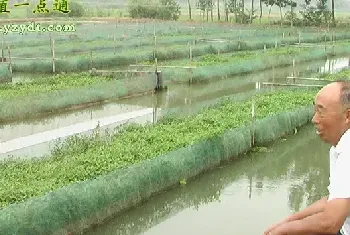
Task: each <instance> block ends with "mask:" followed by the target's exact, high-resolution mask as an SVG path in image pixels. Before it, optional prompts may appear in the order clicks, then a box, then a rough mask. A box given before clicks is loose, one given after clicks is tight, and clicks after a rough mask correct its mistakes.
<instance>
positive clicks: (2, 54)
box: [1, 38, 5, 62]
mask: <svg viewBox="0 0 350 235" xmlns="http://www.w3.org/2000/svg"><path fill="white" fill-rule="evenodd" d="M4 50H5V48H4V38H2V40H1V61H2V62H4V60H5V54H4V53H5V52H4Z"/></svg>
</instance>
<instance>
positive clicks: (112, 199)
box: [0, 92, 314, 235]
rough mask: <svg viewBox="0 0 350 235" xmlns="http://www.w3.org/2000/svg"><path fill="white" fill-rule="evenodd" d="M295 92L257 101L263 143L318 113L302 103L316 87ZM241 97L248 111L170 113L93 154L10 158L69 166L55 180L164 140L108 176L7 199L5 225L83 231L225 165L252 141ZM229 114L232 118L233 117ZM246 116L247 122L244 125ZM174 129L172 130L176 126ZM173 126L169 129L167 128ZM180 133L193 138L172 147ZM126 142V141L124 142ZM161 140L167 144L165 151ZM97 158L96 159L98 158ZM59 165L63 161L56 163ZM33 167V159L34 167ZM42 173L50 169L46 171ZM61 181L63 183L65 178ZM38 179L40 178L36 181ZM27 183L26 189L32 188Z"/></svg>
mask: <svg viewBox="0 0 350 235" xmlns="http://www.w3.org/2000/svg"><path fill="white" fill-rule="evenodd" d="M289 95H293V97H295V99H293V100H291V99H290V97H289V96H288V94H287V95H283V93H279V96H278V97H277V96H276V97H275V100H274V103H273V104H272V103H271V104H270V105H268V103H266V102H267V101H268V100H269V97H274V95H273V94H267V95H262V98H257V100H256V101H257V104H258V105H257V107H260V108H259V109H257V110H258V112H259V115H258V116H257V117H260V118H259V120H260V119H261V120H260V121H257V122H256V123H255V125H254V127H255V136H256V144H263V143H265V142H268V141H271V140H274V139H276V138H279V137H281V136H282V135H284V134H287V133H289V132H290V131H291V130H294V128H296V127H299V126H301V125H303V124H306V123H307V122H308V121H309V120H310V113H311V111H312V108H311V107H303V108H298V107H300V104H301V103H304V104H308V103H309V102H310V101H311V98H312V97H313V95H314V93H313V92H311V93H303V92H299V93H298V92H292V93H290V94H289ZM286 100H289V103H288V105H287V106H285V105H286ZM237 105H239V104H237ZM241 105H242V106H240V109H239V110H240V112H237V108H238V106H236V105H231V104H230V102H229V101H228V102H227V103H225V105H222V106H219V107H217V108H216V109H210V110H208V111H205V112H202V113H199V114H198V115H197V116H195V117H191V118H189V119H187V120H185V121H179V120H178V121H176V120H175V121H173V122H171V121H170V122H169V124H167V123H160V124H158V125H156V126H153V127H146V128H141V129H138V128H137V127H131V129H129V132H128V131H127V132H125V137H123V138H126V139H118V138H117V137H112V139H114V138H116V139H115V141H114V143H113V144H112V143H109V144H108V145H106V146H105V145H99V144H98V143H95V145H96V146H90V149H88V150H86V151H88V152H89V151H97V152H96V154H97V155H96V156H92V155H90V157H89V158H86V157H87V155H85V154H88V152H85V153H75V154H74V155H75V156H73V155H72V156H68V158H66V160H64V159H65V158H64V157H62V156H61V157H60V156H57V159H56V160H52V161H51V160H47V161H48V162H40V163H39V162H38V163H35V162H34V163H28V164H29V165H28V166H27V165H25V164H24V165H21V164H18V165H16V163H14V165H13V166H11V165H7V166H8V167H16V168H18V169H20V168H19V167H23V170H25V169H26V172H28V171H29V172H31V171H33V172H36V173H35V174H38V172H37V170H36V169H37V168H38V167H39V166H40V165H42V166H46V167H45V175H47V176H49V175H50V174H52V172H55V171H57V170H59V171H62V170H64V169H66V170H65V171H62V172H56V173H54V175H52V177H51V176H50V177H49V178H50V180H51V181H52V183H53V184H54V181H56V180H59V181H62V180H68V179H69V181H70V182H71V178H70V177H72V176H73V175H70V173H74V172H75V173H74V177H77V178H76V179H80V176H78V175H77V174H81V173H84V172H83V171H85V173H89V171H88V170H87V169H86V168H85V167H88V168H94V167H96V166H97V167H98V166H102V164H107V165H108V166H111V165H112V164H114V163H115V161H120V160H121V159H120V158H116V159H114V160H113V158H106V156H107V155H116V154H118V151H124V150H126V151H129V152H125V154H128V153H129V154H130V153H131V155H129V156H125V157H124V158H123V159H124V160H125V161H135V159H136V158H137V156H136V155H134V154H139V155H140V154H142V157H141V158H144V157H145V155H148V154H151V152H150V151H149V149H147V146H148V145H150V144H151V145H152V146H153V145H154V148H159V150H156V149H154V151H157V152H159V153H160V154H156V155H157V157H151V158H149V159H148V160H146V159H144V160H143V161H139V162H138V163H137V162H135V164H132V165H130V166H129V167H127V168H123V169H119V170H115V171H111V172H109V173H108V174H104V175H102V176H101V175H100V176H98V175H97V176H95V177H92V179H90V180H77V181H78V182H76V183H74V184H70V185H69V186H66V187H60V188H58V189H56V190H54V191H52V192H49V193H45V194H44V195H42V196H41V197H36V198H34V197H31V198H29V199H27V200H26V201H25V202H23V203H18V204H12V205H9V206H7V207H5V208H4V209H2V211H1V213H0V231H1V233H2V234H25V235H31V234H33V235H34V234H35V235H41V234H53V233H55V232H57V231H59V233H58V234H64V233H66V232H80V231H82V229H83V228H85V227H88V226H91V224H94V223H98V222H101V221H102V220H103V219H106V218H107V217H109V216H111V215H113V214H114V213H117V212H119V211H120V210H122V209H125V208H129V207H130V206H132V205H135V204H136V203H138V202H140V201H141V200H144V199H146V198H148V197H149V196H150V195H152V194H153V193H156V192H159V191H160V190H163V189H165V188H167V187H169V186H172V185H174V184H177V183H179V181H181V180H182V179H188V178H191V177H194V176H195V175H197V174H198V173H200V172H202V171H204V170H207V169H210V168H212V167H214V166H217V165H218V164H220V162H221V161H223V160H228V159H232V158H234V157H237V156H238V155H240V154H242V153H244V152H246V151H248V150H249V149H250V145H251V142H250V140H251V135H250V129H251V126H250V125H249V114H250V102H248V103H244V104H241ZM283 105H284V106H283ZM269 110H270V111H269ZM277 110H279V111H277ZM287 110H293V111H287ZM227 112H233V113H236V114H235V115H236V116H233V114H231V115H232V116H229V117H227V116H226V117H225V115H227ZM270 112H271V113H270ZM209 113H210V115H209ZM269 113H270V114H269ZM225 118H226V120H225ZM264 118H266V119H264ZM223 120H225V121H223ZM227 122H231V124H229V123H227ZM196 123H197V124H196ZM239 123H245V124H244V125H242V126H239ZM184 124H185V125H184ZM199 126H200V127H201V128H202V129H203V128H205V129H208V130H206V131H208V133H207V134H206V135H203V134H200V135H199V137H198V136H197V137H196V138H194V136H192V133H195V134H196V132H198V130H199V129H198V128H199ZM206 126H208V128H206ZM230 126H231V127H232V128H230ZM266 127H269V128H266ZM133 128H135V129H133ZM171 128H174V129H171ZM189 128H190V129H191V130H189V131H190V132H189V133H188V131H187V132H186V130H188V129H189ZM197 129H198V130H197ZM220 129H221V131H220ZM133 130H135V131H139V134H142V135H143V136H144V138H142V139H140V138H137V134H136V132H133ZM155 130H157V131H162V132H164V134H160V136H157V135H154V134H155V132H154V131H155ZM169 131H171V133H172V134H169V133H168V132H169ZM166 133H168V134H167V135H165V134H166ZM186 133H187V134H186ZM197 134H198V133H197ZM173 135H176V136H177V141H180V142H183V141H184V140H185V142H186V143H187V144H184V143H185V142H183V144H181V143H180V142H179V144H177V146H178V147H176V148H171V147H170V143H171V142H172V141H175V139H174V137H175V136H173ZM179 135H181V138H178V137H179ZM201 136H202V137H201ZM130 138H131V139H130ZM134 138H137V140H138V142H135V141H136V139H135V140H133V139H134ZM159 138H160V139H159ZM191 139H192V141H191ZM195 139H197V140H195ZM124 141H132V143H133V145H132V146H133V150H135V151H136V152H135V153H132V152H131V151H133V150H132V149H129V150H127V148H126V145H125V144H124ZM188 143H189V144H188ZM119 144H121V146H123V147H124V149H121V148H120V146H119ZM139 145H140V146H139ZM181 146H182V147H181ZM94 148H95V150H94ZM160 148H161V149H163V150H161V151H160ZM96 149H99V150H96ZM101 150H103V151H104V152H103V155H101V152H99V151H101ZM113 151H114V152H113ZM115 151H117V152H115ZM140 151H141V152H140ZM120 153H122V152H119V154H120ZM123 154H124V153H123ZM78 155H80V156H82V157H83V156H85V158H81V159H80V158H79V156H78ZM94 158H96V159H95V160H94ZM60 159H61V160H60ZM69 159H70V160H69ZM56 161H57V162H56ZM74 162H75V163H77V164H79V166H76V167H74V165H71V164H72V163H74ZM113 162H114V163H113ZM45 164H46V165H45ZM57 164H62V165H61V167H59V166H60V165H57ZM94 164H97V165H94ZM53 166H56V167H58V168H57V169H56V170H54V169H53V168H52V167H53ZM28 167H30V170H29V168H28ZM70 167H72V168H70ZM39 168H40V167H39ZM39 168H38V169H39ZM63 168H64V169H63ZM101 170H102V169H101ZM51 171H52V172H51ZM38 177H39V178H41V177H44V176H43V175H40V176H39V175H38ZM57 177H58V178H57ZM90 177H91V176H90ZM8 180H9V179H7V181H8ZM43 183H46V182H43ZM59 183H60V184H61V182H59ZM53 184H51V183H49V187H53ZM35 187H38V186H37V185H36V186H35ZM45 187H46V186H45ZM6 188H7V187H6ZM22 189H23V190H25V189H24V188H22Z"/></svg>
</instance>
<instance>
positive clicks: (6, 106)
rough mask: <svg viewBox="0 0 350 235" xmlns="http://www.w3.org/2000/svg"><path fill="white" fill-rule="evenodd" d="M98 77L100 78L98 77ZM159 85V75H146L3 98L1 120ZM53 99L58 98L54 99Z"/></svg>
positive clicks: (49, 110)
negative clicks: (157, 80) (157, 81)
mask: <svg viewBox="0 0 350 235" xmlns="http://www.w3.org/2000/svg"><path fill="white" fill-rule="evenodd" d="M96 79H99V78H98V77H96ZM140 79H141V80H142V83H141V82H140ZM155 87H156V79H155V76H154V75H145V76H142V77H141V78H140V77H127V78H124V79H118V80H112V81H108V82H101V83H97V84H93V85H89V86H80V87H75V88H71V89H65V90H53V91H49V92H47V93H42V94H40V93H39V94H33V95H26V96H18V97H14V98H12V99H5V100H3V99H2V100H0V107H1V113H0V121H6V120H10V119H23V118H28V117H34V116H39V115H42V114H43V113H50V112H57V111H60V110H63V109H66V108H69V107H71V106H74V105H79V106H83V105H84V104H89V103H94V102H102V101H106V100H110V99H118V98H120V97H125V96H129V95H135V94H139V93H145V92H152V91H153V90H154V88H155ZM53 100H54V101H55V102H52V101H53Z"/></svg>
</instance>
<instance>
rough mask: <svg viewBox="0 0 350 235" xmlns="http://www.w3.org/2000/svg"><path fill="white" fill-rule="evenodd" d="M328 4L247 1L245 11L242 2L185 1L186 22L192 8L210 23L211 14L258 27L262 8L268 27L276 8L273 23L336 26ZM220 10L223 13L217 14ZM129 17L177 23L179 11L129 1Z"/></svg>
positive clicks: (170, 0)
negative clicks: (276, 17)
mask: <svg viewBox="0 0 350 235" xmlns="http://www.w3.org/2000/svg"><path fill="white" fill-rule="evenodd" d="M329 1H331V9H329V8H328V0H304V2H303V3H302V4H299V6H298V4H297V2H296V1H295V0H259V2H256V0H251V8H249V9H247V8H246V7H245V1H244V0H196V3H195V4H193V5H192V4H191V1H190V0H187V3H188V13H189V19H190V20H192V19H193V12H192V11H193V9H194V8H195V9H198V10H200V16H201V17H202V18H203V19H204V20H205V19H206V20H207V21H209V20H211V21H213V20H214V14H215V15H216V16H217V20H219V21H227V22H232V21H233V22H235V23H241V24H250V23H252V22H253V20H255V19H257V18H259V21H260V23H261V20H262V17H263V6H265V7H267V8H268V9H269V10H268V22H269V24H271V23H272V22H271V17H270V16H271V10H272V8H273V7H278V9H279V13H280V20H279V21H278V22H273V23H278V24H281V25H286V24H288V25H289V24H290V25H291V26H320V25H336V20H335V14H334V0H329ZM256 5H258V6H256ZM296 7H299V8H301V10H300V11H299V14H297V12H296V10H295V9H296ZM222 9H223V11H224V12H221V11H222ZM215 11H216V13H214V12H215ZM284 12H285V13H284ZM129 14H130V16H131V17H133V18H157V19H164V20H177V19H178V18H179V16H180V14H181V11H180V5H179V4H178V3H177V1H176V0H130V3H129ZM209 18H210V19H209Z"/></svg>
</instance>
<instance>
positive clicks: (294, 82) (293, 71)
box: [293, 59, 295, 83]
mask: <svg viewBox="0 0 350 235" xmlns="http://www.w3.org/2000/svg"><path fill="white" fill-rule="evenodd" d="M294 76H295V59H293V77H294ZM294 83H295V80H294Z"/></svg>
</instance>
